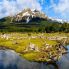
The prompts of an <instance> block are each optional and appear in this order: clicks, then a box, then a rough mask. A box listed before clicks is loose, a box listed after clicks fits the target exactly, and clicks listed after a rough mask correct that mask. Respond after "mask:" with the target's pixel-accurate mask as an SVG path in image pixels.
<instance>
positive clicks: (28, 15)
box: [12, 8, 47, 23]
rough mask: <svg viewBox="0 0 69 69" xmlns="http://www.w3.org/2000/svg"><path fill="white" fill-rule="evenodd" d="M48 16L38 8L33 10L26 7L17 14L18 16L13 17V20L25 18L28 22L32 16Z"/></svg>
mask: <svg viewBox="0 0 69 69" xmlns="http://www.w3.org/2000/svg"><path fill="white" fill-rule="evenodd" d="M37 17H38V18H47V16H46V15H45V14H44V13H43V12H40V11H38V10H36V9H34V10H31V9H29V8H28V9H24V10H23V11H22V12H20V13H19V14H17V15H16V16H14V17H13V19H12V21H13V20H14V18H15V21H18V22H19V21H21V20H25V21H26V23H28V22H29V21H30V20H31V19H32V18H37Z"/></svg>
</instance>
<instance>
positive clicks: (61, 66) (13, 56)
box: [0, 46, 69, 69]
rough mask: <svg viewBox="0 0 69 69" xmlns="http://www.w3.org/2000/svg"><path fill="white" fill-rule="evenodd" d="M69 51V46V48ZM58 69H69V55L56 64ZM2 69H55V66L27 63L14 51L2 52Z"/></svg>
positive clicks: (0, 59)
mask: <svg viewBox="0 0 69 69" xmlns="http://www.w3.org/2000/svg"><path fill="white" fill-rule="evenodd" d="M67 48H68V51H69V46H67ZM56 63H57V65H58V69H69V53H67V54H65V55H63V56H62V58H61V59H60V60H59V61H57V62H56ZM0 69H55V67H54V66H53V65H47V63H43V62H42V63H38V62H30V61H27V60H25V59H23V58H21V57H20V56H18V54H17V53H16V52H14V51H12V50H0Z"/></svg>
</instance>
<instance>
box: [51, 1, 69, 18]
mask: <svg viewBox="0 0 69 69" xmlns="http://www.w3.org/2000/svg"><path fill="white" fill-rule="evenodd" d="M51 4H52V8H53V9H54V11H55V13H60V14H61V16H63V17H64V18H67V17H68V16H67V15H69V0H59V2H58V4H55V2H54V0H51Z"/></svg>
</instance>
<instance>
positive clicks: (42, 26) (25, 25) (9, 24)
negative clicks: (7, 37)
mask: <svg viewBox="0 0 69 69" xmlns="http://www.w3.org/2000/svg"><path fill="white" fill-rule="evenodd" d="M0 31H1V32H48V33H50V32H69V24H68V23H62V22H61V21H58V20H54V19H51V18H49V17H48V16H46V15H45V14H44V13H43V12H40V11H38V10H31V9H24V10H23V11H22V12H20V13H19V14H17V15H15V16H8V17H5V18H2V19H0Z"/></svg>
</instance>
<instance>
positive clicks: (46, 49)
mask: <svg viewBox="0 0 69 69" xmlns="http://www.w3.org/2000/svg"><path fill="white" fill-rule="evenodd" d="M68 39H69V33H50V34H49V33H31V32H29V33H16V32H14V33H12V32H11V33H0V49H5V50H7V49H11V50H14V51H16V52H17V53H18V54H19V55H20V56H21V57H23V58H25V59H27V60H30V61H40V62H41V61H44V62H48V61H52V60H54V61H55V60H58V59H59V58H60V57H61V56H62V54H64V53H65V52H66V49H65V48H64V47H63V45H65V44H67V43H68Z"/></svg>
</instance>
